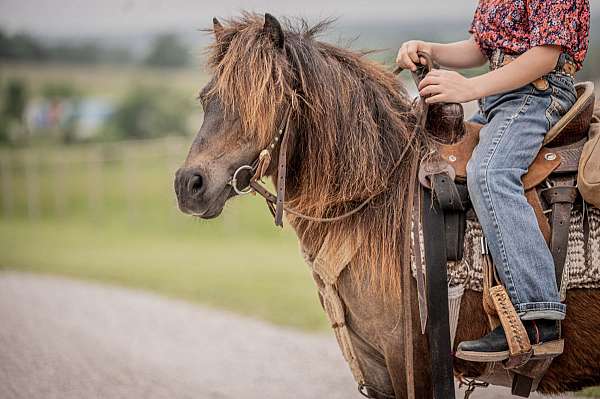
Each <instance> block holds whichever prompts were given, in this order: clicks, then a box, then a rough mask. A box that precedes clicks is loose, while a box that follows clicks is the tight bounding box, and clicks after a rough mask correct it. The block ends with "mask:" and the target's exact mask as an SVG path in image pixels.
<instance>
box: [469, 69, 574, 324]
mask: <svg viewBox="0 0 600 399" xmlns="http://www.w3.org/2000/svg"><path fill="white" fill-rule="evenodd" d="M546 78H547V80H548V82H549V83H550V87H549V88H548V89H547V90H544V91H542V90H538V89H536V88H535V87H534V86H533V85H532V84H529V85H527V86H524V87H522V88H520V89H517V90H514V91H511V92H508V93H504V94H500V95H494V96H489V97H485V98H483V99H481V100H479V106H480V110H479V112H478V113H477V114H476V115H475V116H474V117H473V118H472V119H471V120H472V121H473V122H477V123H481V124H483V125H485V126H484V127H483V128H482V129H481V137H480V141H479V144H478V145H477V147H476V148H475V151H474V152H473V157H472V158H471V160H470V161H469V163H468V164H467V176H468V178H467V183H468V188H469V194H470V196H471V201H472V203H473V207H474V209H475V212H476V214H477V216H478V218H479V221H480V223H481V226H482V229H483V233H484V235H485V237H486V238H487V242H488V246H489V250H490V253H491V255H492V258H493V260H494V263H495V265H496V269H497V271H498V275H499V277H500V279H501V280H502V282H503V283H504V285H505V287H506V288H507V290H508V293H509V295H510V298H511V300H512V302H513V304H514V305H515V309H516V310H517V312H518V313H519V315H520V316H521V318H522V319H524V320H533V319H553V320H562V319H564V317H565V311H566V306H565V305H564V304H562V303H560V295H559V293H558V287H557V284H556V277H555V271H554V261H553V259H552V254H551V253H550V249H549V248H548V245H547V243H546V241H545V240H544V237H543V235H542V232H541V231H540V228H539V226H538V223H537V219H536V216H535V213H534V211H533V208H532V207H531V206H530V205H529V203H528V202H527V200H526V198H525V193H524V189H523V185H522V183H521V177H522V176H523V175H524V174H525V173H526V172H527V169H528V167H529V165H530V164H531V163H532V162H533V160H534V159H535V157H536V155H537V153H538V151H539V150H540V149H541V147H542V143H543V140H544V136H545V134H546V133H547V132H548V130H550V128H551V127H552V126H553V125H554V124H555V123H556V122H558V120H559V119H560V118H561V117H562V116H563V115H564V114H565V113H566V112H567V111H568V110H569V109H570V108H571V106H573V104H574V103H575V101H576V99H577V94H576V92H575V87H574V82H573V79H572V78H571V77H569V76H567V75H563V74H559V73H555V72H553V73H551V74H549V75H547V76H546Z"/></svg>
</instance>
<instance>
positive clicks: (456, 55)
mask: <svg viewBox="0 0 600 399" xmlns="http://www.w3.org/2000/svg"><path fill="white" fill-rule="evenodd" d="M419 51H423V52H426V53H429V54H430V55H431V57H432V58H433V60H434V61H435V62H437V63H438V64H440V65H442V66H444V67H446V68H456V69H461V68H472V67H477V66H481V65H483V64H485V63H486V62H487V58H486V57H485V55H484V54H483V53H482V52H481V50H480V49H479V46H478V45H477V43H475V40H474V39H473V38H472V37H471V38H470V39H468V40H463V41H461V42H456V43H448V44H441V43H429V42H424V41H421V40H411V41H409V42H406V43H404V44H403V45H402V47H400V50H399V51H398V56H397V57H396V63H397V64H398V65H399V66H400V67H402V68H404V69H410V70H411V71H416V69H417V66H416V65H415V64H417V63H420V61H419V57H418V56H417V52H419Z"/></svg>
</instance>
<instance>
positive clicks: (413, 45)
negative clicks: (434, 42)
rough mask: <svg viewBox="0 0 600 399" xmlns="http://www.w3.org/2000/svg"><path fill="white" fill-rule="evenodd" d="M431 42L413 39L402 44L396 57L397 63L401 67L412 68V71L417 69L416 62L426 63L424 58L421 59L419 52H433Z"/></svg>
mask: <svg viewBox="0 0 600 399" xmlns="http://www.w3.org/2000/svg"><path fill="white" fill-rule="evenodd" d="M431 47H432V46H431V43H427V42H424V41H421V40H411V41H408V42H406V43H404V44H403V45H402V47H400V50H398V56H397V57H396V64H398V66H400V68H404V69H410V70H411V71H413V72H414V71H416V70H417V65H416V64H425V62H426V61H425V60H424V59H419V56H418V54H417V52H419V51H423V52H426V53H429V54H431Z"/></svg>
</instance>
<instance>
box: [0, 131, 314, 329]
mask: <svg viewBox="0 0 600 399" xmlns="http://www.w3.org/2000/svg"><path fill="white" fill-rule="evenodd" d="M180 144H182V143H180ZM111 146H114V145H110V144H105V145H101V146H80V147H75V148H68V149H65V148H57V149H43V150H42V149H36V150H22V151H14V150H12V151H10V152H6V151H5V152H0V157H4V159H7V158H8V159H9V162H10V165H11V171H10V175H11V184H12V187H13V190H12V193H11V195H12V202H13V203H14V206H13V208H12V211H11V215H10V216H6V215H3V216H2V218H1V219H0V268H2V269H8V270H20V271H28V272H36V273H51V274H59V275H64V276H70V277H77V278H84V279H92V280H98V281H103V282H108V283H111V284H118V285H124V286H131V287H137V288H142V289H148V290H151V291H155V292H158V293H161V294H165V295H168V296H171V297H178V298H183V299H186V300H190V301H194V302H199V303H203V304H207V305H210V306H214V307H217V308H223V309H228V310H232V311H235V312H238V313H241V314H245V315H250V316H255V317H259V318H262V319H265V320H268V321H271V322H274V323H277V324H282V325H287V326H292V327H299V328H303V329H308V330H318V329H322V328H324V327H325V326H326V323H325V318H324V315H323V312H322V310H321V308H320V305H319V304H318V299H317V295H316V288H315V287H314V285H313V281H312V278H311V275H310V272H309V269H308V268H307V266H306V265H305V264H304V262H303V261H302V259H301V256H300V254H299V251H298V246H297V242H296V239H295V236H294V235H293V233H292V232H291V231H289V230H287V229H286V230H283V231H281V230H280V229H278V228H275V227H274V226H273V225H272V219H271V216H270V214H269V213H268V211H267V209H266V207H265V206H264V204H263V202H262V201H259V200H258V199H257V198H255V197H251V196H250V197H244V198H238V199H234V200H233V201H232V202H233V203H232V204H231V205H230V206H228V207H227V208H226V210H225V212H224V215H222V217H221V218H220V219H218V220H215V221H210V222H207V221H199V220H195V219H192V218H190V217H187V216H185V215H183V214H180V213H179V212H178V211H177V209H176V203H175V197H174V194H173V189H172V176H173V173H174V170H175V168H176V166H175V164H176V160H181V159H183V157H184V155H185V146H183V145H178V146H175V150H172V151H173V152H172V154H171V156H172V157H173V158H172V159H171V158H168V157H167V158H165V155H164V153H163V152H162V150H163V147H164V143H163V142H162V141H160V142H159V143H155V142H148V143H137V144H136V143H133V144H127V145H125V144H121V145H120V146H118V147H116V148H113V147H111ZM90 154H96V155H95V156H91V155H90ZM98 154H100V155H98ZM102 154H104V155H102ZM98 157H101V158H100V159H101V161H99V159H98ZM32 158H33V159H36V164H35V170H36V172H35V182H37V185H36V190H37V191H36V193H35V194H36V197H37V199H36V200H35V201H34V203H37V206H38V209H37V210H36V211H35V212H34V213H33V216H28V215H31V213H30V212H29V211H28V206H27V204H28V203H30V202H31V200H30V199H29V198H28V197H29V196H30V195H31V191H28V186H30V185H31V183H27V179H30V178H31V174H32V172H31V171H29V177H28V175H27V173H26V170H27V167H26V166H25V164H24V163H23V160H24V159H32ZM89 159H93V160H94V161H95V162H101V164H100V165H98V164H94V163H86V160H89ZM57 160H60V165H62V166H60V168H57V165H58V164H57ZM29 168H30V169H31V166H29ZM59 169H60V170H61V172H60V173H58V170H59ZM57 187H59V188H60V192H58V191H57ZM57 195H60V201H58V202H59V203H61V204H62V205H61V207H62V208H63V209H62V210H60V208H59V207H58V206H57V198H58V197H57ZM5 199H6V198H2V196H0V203H4V201H5Z"/></svg>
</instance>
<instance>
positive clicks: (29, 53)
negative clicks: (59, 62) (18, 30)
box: [0, 31, 47, 61]
mask: <svg viewBox="0 0 600 399" xmlns="http://www.w3.org/2000/svg"><path fill="white" fill-rule="evenodd" d="M46 57H47V54H46V51H45V49H44V47H43V46H42V45H41V44H40V43H39V42H38V41H37V40H36V39H35V38H33V37H31V36H29V35H26V34H16V35H13V36H8V35H6V34H5V33H4V32H2V31H0V60H16V61H23V60H35V61H39V60H43V59H45V58H46Z"/></svg>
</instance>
